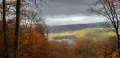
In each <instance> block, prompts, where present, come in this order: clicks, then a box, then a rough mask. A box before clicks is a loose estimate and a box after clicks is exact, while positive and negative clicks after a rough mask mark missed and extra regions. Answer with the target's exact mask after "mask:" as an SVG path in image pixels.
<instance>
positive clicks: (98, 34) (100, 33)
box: [49, 28, 115, 39]
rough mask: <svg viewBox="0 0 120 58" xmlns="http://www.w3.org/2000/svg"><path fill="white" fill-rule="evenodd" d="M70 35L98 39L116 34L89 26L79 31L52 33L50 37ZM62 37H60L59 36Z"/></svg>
mask: <svg viewBox="0 0 120 58" xmlns="http://www.w3.org/2000/svg"><path fill="white" fill-rule="evenodd" d="M66 36H67V37H69V36H74V37H78V38H93V39H98V38H108V37H111V36H115V33H114V32H110V31H109V32H108V31H107V30H106V29H104V28H87V29H84V30H79V31H73V32H65V33H59V34H50V35H49V38H54V37H58V38H59V37H66ZM59 39H60V38H59Z"/></svg>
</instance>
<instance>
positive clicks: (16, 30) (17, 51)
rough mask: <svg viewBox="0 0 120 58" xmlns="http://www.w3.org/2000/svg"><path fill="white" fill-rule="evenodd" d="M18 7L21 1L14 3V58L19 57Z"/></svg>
mask: <svg viewBox="0 0 120 58" xmlns="http://www.w3.org/2000/svg"><path fill="white" fill-rule="evenodd" d="M20 5H21V0H17V3H16V26H15V38H14V48H15V51H14V58H18V57H19V54H18V53H19V46H18V45H19V27H20Z"/></svg>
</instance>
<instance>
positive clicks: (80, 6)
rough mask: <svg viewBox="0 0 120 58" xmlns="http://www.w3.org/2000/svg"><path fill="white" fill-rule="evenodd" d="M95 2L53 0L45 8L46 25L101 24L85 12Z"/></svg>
mask: <svg viewBox="0 0 120 58" xmlns="http://www.w3.org/2000/svg"><path fill="white" fill-rule="evenodd" d="M95 1H96V0H53V1H52V2H50V5H49V6H48V7H47V14H46V23H47V24H48V25H52V26H53V25H67V24H87V23H94V22H103V19H100V17H98V16H95V15H93V14H90V13H89V11H87V10H88V9H89V8H90V6H91V3H93V2H95Z"/></svg>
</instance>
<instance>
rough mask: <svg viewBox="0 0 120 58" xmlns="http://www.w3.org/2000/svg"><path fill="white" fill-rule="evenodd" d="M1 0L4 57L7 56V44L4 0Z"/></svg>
mask: <svg viewBox="0 0 120 58" xmlns="http://www.w3.org/2000/svg"><path fill="white" fill-rule="evenodd" d="M2 2H3V34H4V35H3V37H4V58H8V45H7V35H6V17H5V16H6V7H5V3H6V1H5V0H2Z"/></svg>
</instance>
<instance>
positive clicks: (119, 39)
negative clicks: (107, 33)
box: [116, 30, 120, 57]
mask: <svg viewBox="0 0 120 58" xmlns="http://www.w3.org/2000/svg"><path fill="white" fill-rule="evenodd" d="M116 34H117V44H118V50H119V57H120V36H119V31H118V30H116Z"/></svg>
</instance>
